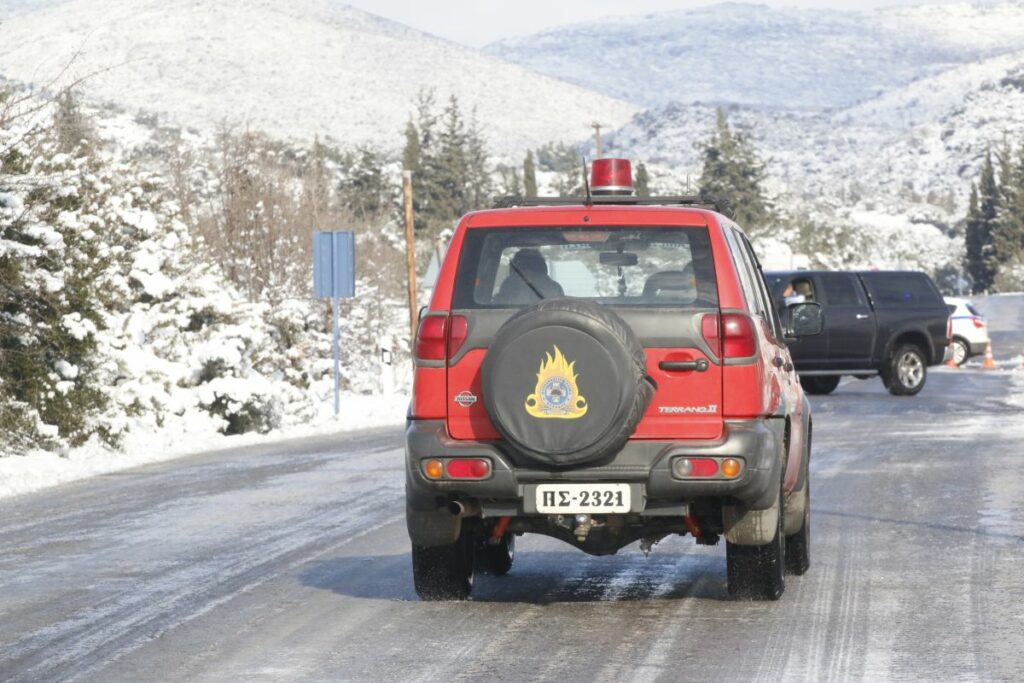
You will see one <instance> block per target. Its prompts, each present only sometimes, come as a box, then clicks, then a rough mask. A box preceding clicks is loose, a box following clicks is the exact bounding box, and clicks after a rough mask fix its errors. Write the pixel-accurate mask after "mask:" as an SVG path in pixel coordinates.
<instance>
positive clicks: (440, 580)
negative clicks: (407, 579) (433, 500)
mask: <svg viewBox="0 0 1024 683" xmlns="http://www.w3.org/2000/svg"><path fill="white" fill-rule="evenodd" d="M474 541H475V539H474V537H473V536H470V535H467V534H463V535H462V536H461V537H460V538H459V540H457V541H455V543H451V544H449V545H442V546H437V547H433V548H425V547H423V546H418V545H414V546H413V547H412V578H413V584H414V585H415V587H416V594H417V595H419V596H420V599H421V600H431V601H433V600H465V599H466V598H468V597H469V594H470V592H472V590H473V546H474Z"/></svg>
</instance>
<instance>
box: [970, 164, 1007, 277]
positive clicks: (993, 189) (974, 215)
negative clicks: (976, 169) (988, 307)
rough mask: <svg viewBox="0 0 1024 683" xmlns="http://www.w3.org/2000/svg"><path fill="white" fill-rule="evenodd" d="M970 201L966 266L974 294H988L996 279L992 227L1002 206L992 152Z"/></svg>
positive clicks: (972, 190)
mask: <svg viewBox="0 0 1024 683" xmlns="http://www.w3.org/2000/svg"><path fill="white" fill-rule="evenodd" d="M971 202H972V203H971V205H970V206H969V208H968V214H967V227H966V230H965V233H964V239H965V242H966V250H967V255H966V263H965V265H966V268H967V272H968V273H969V274H970V276H971V279H972V280H973V281H974V291H975V292H987V291H988V290H989V289H991V288H992V283H993V281H994V278H995V270H994V268H993V265H994V264H993V260H992V256H993V248H992V228H993V226H994V225H995V222H996V213H997V209H998V205H999V188H998V186H997V185H996V178H995V167H994V166H993V165H992V154H991V153H988V154H986V155H985V163H984V165H983V166H982V169H981V180H980V184H979V186H978V187H977V189H975V187H974V186H973V185H972V186H971Z"/></svg>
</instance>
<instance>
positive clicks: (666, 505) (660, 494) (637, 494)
mask: <svg viewBox="0 0 1024 683" xmlns="http://www.w3.org/2000/svg"><path fill="white" fill-rule="evenodd" d="M782 429H783V422H782V420H778V419H771V420H743V421H729V422H726V424H725V430H724V435H723V437H722V438H721V439H718V440H715V441H630V442H628V443H627V444H626V446H625V447H624V448H623V449H622V451H621V452H620V453H619V454H618V455H617V456H616V457H615V458H614V459H613V460H612V461H611V462H608V463H605V464H602V465H601V466H596V467H576V468H572V469H563V470H550V469H541V468H524V467H521V466H520V467H516V466H514V465H513V464H512V461H511V459H510V458H509V457H508V456H507V455H506V454H505V453H503V452H502V449H501V447H500V445H499V444H498V443H496V442H472V441H455V440H453V439H450V438H448V436H447V432H446V430H445V425H444V422H443V421H426V420H422V421H421V420H411V421H409V423H408V428H407V430H406V505H407V508H408V510H409V511H410V513H413V512H415V513H416V516H417V517H418V518H419V519H418V521H415V520H413V519H412V517H413V516H414V515H412V514H410V522H409V533H410V536H412V538H413V542H414V543H418V544H421V545H435V544H437V540H432V536H434V534H433V533H432V532H431V530H430V529H431V528H434V527H438V526H440V527H443V526H444V521H445V520H444V516H447V517H448V518H451V517H452V515H451V513H449V512H448V511H447V505H448V503H449V502H450V501H453V500H473V501H478V502H479V503H480V507H481V511H482V513H483V515H484V516H488V517H493V516H500V515H511V516H519V515H528V514H535V513H534V512H533V501H532V500H530V499H529V494H531V493H532V492H533V487H534V486H535V485H536V484H539V483H552V482H574V483H585V482H596V481H601V482H613V483H628V484H631V485H632V489H633V496H632V498H633V510H632V511H631V512H633V513H637V514H640V515H645V516H664V515H666V514H685V509H686V508H685V505H686V503H688V502H691V501H693V500H695V499H701V498H719V499H723V500H727V501H729V502H733V503H740V504H742V505H744V506H746V507H747V508H749V509H754V510H763V509H766V508H768V507H770V506H771V505H772V503H774V501H775V497H776V495H777V492H778V485H779V478H780V477H781V471H780V468H781V466H782V459H781V457H780V451H781V448H782V446H781V444H782ZM680 456H717V457H736V458H741V459H742V460H743V465H744V466H743V471H742V473H741V474H740V476H739V477H737V478H736V479H733V480H720V479H719V480H707V479H705V480H694V479H688V480H681V479H677V478H676V477H674V476H673V474H672V470H671V466H672V462H673V460H674V459H675V458H677V457H680ZM434 457H441V458H445V457H486V458H489V459H490V461H491V470H492V474H491V476H490V477H489V478H488V479H484V480H481V481H432V480H429V479H427V478H426V477H425V476H424V474H423V470H422V461H423V460H424V459H427V458H434ZM431 517H435V518H434V519H433V520H431ZM456 533H457V532H456ZM449 542H450V541H449Z"/></svg>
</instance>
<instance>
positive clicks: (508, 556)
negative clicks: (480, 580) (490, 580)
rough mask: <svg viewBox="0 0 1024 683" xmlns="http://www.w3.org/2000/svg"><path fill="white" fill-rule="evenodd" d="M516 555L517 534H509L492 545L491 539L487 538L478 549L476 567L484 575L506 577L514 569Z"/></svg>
mask: <svg viewBox="0 0 1024 683" xmlns="http://www.w3.org/2000/svg"><path fill="white" fill-rule="evenodd" d="M515 555H516V537H515V534H513V533H507V534H505V535H504V536H502V538H501V540H500V541H498V542H497V543H491V540H490V539H489V538H485V539H483V540H482V542H481V543H479V544H478V545H477V548H476V566H477V568H479V569H480V571H481V572H483V573H484V574H490V575H491V576H505V574H508V572H509V570H510V569H512V561H513V560H514V559H515Z"/></svg>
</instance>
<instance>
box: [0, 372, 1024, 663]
mask: <svg viewBox="0 0 1024 683" xmlns="http://www.w3.org/2000/svg"><path fill="white" fill-rule="evenodd" d="M1010 387H1011V378H1010V375H1009V373H1002V372H1000V373H984V372H982V371H980V370H966V371H957V372H953V371H942V372H937V373H934V374H933V375H932V377H931V378H930V382H929V385H928V387H927V388H926V389H925V391H924V393H923V394H922V395H921V396H919V397H917V398H915V399H897V398H893V397H890V396H889V395H888V394H886V393H884V391H883V389H882V387H881V384H880V382H879V381H878V380H877V379H876V380H870V381H857V380H850V381H849V382H847V383H846V384H844V385H843V386H841V387H840V388H839V390H838V391H837V392H836V394H835V395H833V396H829V397H825V398H823V399H820V400H816V401H815V406H814V408H815V417H816V429H815V447H816V448H815V452H814V456H813V460H812V472H813V479H812V482H813V488H812V495H813V521H812V524H813V538H814V543H813V566H812V568H811V570H810V572H809V573H808V574H807V575H805V576H803V577H796V578H793V579H791V580H790V581H789V584H788V588H787V591H786V594H785V595H784V596H783V598H782V600H780V601H779V602H776V603H761V604H759V603H748V602H730V601H729V600H728V599H727V597H726V592H725V557H724V548H722V547H715V548H705V547H698V546H696V545H694V544H692V542H691V541H690V540H689V539H685V540H684V539H674V540H667V541H664V542H663V543H662V544H660V545H659V546H657V547H656V548H655V549H654V551H653V553H652V554H651V555H650V557H647V558H645V557H644V556H643V555H642V554H641V553H640V552H639V551H638V550H637V549H636V547H635V546H634V547H631V548H628V549H626V550H625V551H623V552H622V553H621V554H620V555H618V556H615V557H606V558H594V557H589V556H586V555H583V554H582V553H579V552H577V551H575V550H573V549H572V548H570V547H569V546H566V545H562V544H560V543H559V542H557V541H553V540H549V539H544V538H541V537H532V536H530V537H525V538H523V539H520V545H519V551H520V552H519V556H518V558H517V564H516V566H515V567H514V568H513V570H512V572H511V574H509V575H508V576H507V577H504V578H501V579H496V578H491V577H482V578H480V579H478V583H477V590H476V592H475V595H474V599H473V600H472V601H470V602H465V603H449V604H439V603H432V604H431V603H422V602H419V601H417V599H416V597H415V595H414V593H413V591H412V586H411V584H412V582H411V576H410V567H409V556H408V540H407V538H406V535H405V528H404V519H403V504H402V470H401V458H402V455H401V450H400V447H401V433H400V430H390V431H383V432H367V433H361V434H358V435H354V436H353V435H348V436H344V437H341V438H337V439H336V440H332V439H324V438H320V439H317V440H306V441H299V442H292V443H288V444H283V445H277V446H272V447H271V446H268V447H264V448H249V449H245V450H237V451H228V452H221V453H216V454H209V455H203V456H196V457H191V458H186V459H182V460H177V461H173V462H167V463H161V464H157V465H152V466H147V467H143V468H139V469H136V470H131V471H126V472H121V473H118V474H112V475H107V476H103V477H99V478H96V479H93V480H91V481H87V482H81V483H76V484H71V485H67V486H63V487H60V488H57V489H51V490H48V491H45V492H42V493H38V494H32V495H28V496H23V497H20V498H16V499H12V500H9V501H6V502H3V503H0V680H4V681H33V682H35V681H57V680H59V681H68V680H91V681H238V680H246V681H262V680H373V681H383V680H403V681H404V680H448V679H465V680H482V679H489V680H509V681H512V680H515V681H520V680H538V679H545V680H561V681H575V680H586V681H620V680H630V679H635V680H655V679H660V680H667V681H677V680H684V679H685V680H753V679H757V680H770V681H776V680H779V679H786V680H790V679H797V680H801V679H802V680H813V681H820V680H836V679H862V680H864V679H866V680H881V679H886V678H889V679H918V680H952V679H956V680H970V679H978V680H1020V677H1021V675H1022V672H1024V476H1022V473H1024V450H1022V446H1021V443H1022V439H1024V415H1022V412H1021V409H1020V408H1013V407H1011V406H1009V405H1007V404H1006V403H1005V402H1004V399H1005V397H1006V396H1007V394H1008V392H1009V391H1010ZM1018 391H1019V389H1018Z"/></svg>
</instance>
